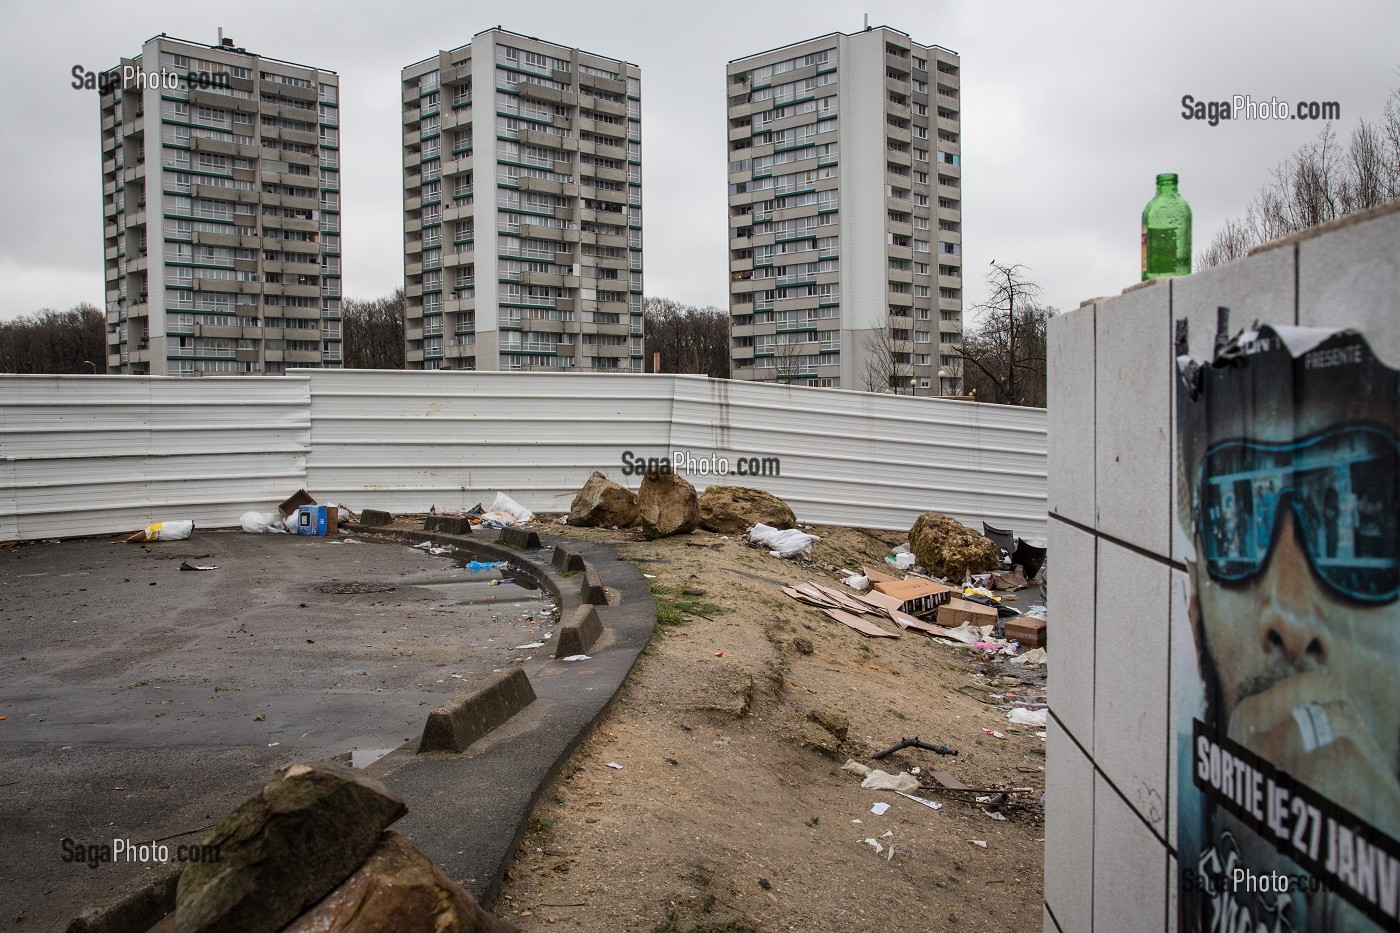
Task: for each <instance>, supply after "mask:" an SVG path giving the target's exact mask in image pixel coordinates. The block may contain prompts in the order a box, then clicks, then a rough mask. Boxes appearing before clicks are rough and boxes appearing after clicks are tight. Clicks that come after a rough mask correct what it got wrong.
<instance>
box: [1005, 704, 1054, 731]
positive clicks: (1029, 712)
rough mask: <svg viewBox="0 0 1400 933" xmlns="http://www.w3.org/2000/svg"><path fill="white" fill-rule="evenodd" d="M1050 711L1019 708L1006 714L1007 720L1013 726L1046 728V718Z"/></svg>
mask: <svg viewBox="0 0 1400 933" xmlns="http://www.w3.org/2000/svg"><path fill="white" fill-rule="evenodd" d="M1049 712H1050V711H1049V710H1048V709H1021V708H1020V707H1017V708H1016V709H1013V710H1012V711H1011V712H1009V713H1007V714H1006V719H1007V721H1008V722H1010V723H1011V724H1012V725H1013V726H1039V727H1041V728H1044V727H1045V716H1046V714H1047V713H1049Z"/></svg>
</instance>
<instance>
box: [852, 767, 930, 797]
mask: <svg viewBox="0 0 1400 933" xmlns="http://www.w3.org/2000/svg"><path fill="white" fill-rule="evenodd" d="M860 786H861V787H863V788H865V789H866V790H892V791H895V792H899V791H904V792H905V793H908V792H910V791H916V790H918V789H919V779H918V778H916V777H914V776H913V775H912V774H908V773H906V772H904V771H901V772H899V774H887V773H885V772H884V771H880V770H875V771H871V772H870V774H868V775H866V778H865V780H863V781H861V782H860Z"/></svg>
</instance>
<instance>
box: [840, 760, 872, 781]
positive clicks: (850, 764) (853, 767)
mask: <svg viewBox="0 0 1400 933" xmlns="http://www.w3.org/2000/svg"><path fill="white" fill-rule="evenodd" d="M841 770H842V771H851V772H854V773H855V774H859V775H860V776H861V777H865V776H866V775H867V774H869V773H870V768H869V766H868V765H863V764H861V763H860V762H859V761H856V760H855V759H854V758H847V759H846V763H845V764H844V765H842V766H841Z"/></svg>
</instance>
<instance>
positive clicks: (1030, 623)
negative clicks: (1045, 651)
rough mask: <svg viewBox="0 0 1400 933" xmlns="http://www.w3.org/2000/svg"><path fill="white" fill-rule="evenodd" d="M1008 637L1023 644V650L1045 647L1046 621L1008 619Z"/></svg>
mask: <svg viewBox="0 0 1400 933" xmlns="http://www.w3.org/2000/svg"><path fill="white" fill-rule="evenodd" d="M1006 637H1007V638H1009V639H1012V640H1014V641H1018V642H1020V643H1021V647H1022V648H1044V647H1045V620H1044V619H1027V618H1020V619H1007V620H1006Z"/></svg>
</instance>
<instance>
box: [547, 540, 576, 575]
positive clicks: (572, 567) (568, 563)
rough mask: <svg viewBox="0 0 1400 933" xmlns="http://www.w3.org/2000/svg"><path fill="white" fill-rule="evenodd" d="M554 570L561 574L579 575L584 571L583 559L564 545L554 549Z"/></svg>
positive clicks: (556, 546)
mask: <svg viewBox="0 0 1400 933" xmlns="http://www.w3.org/2000/svg"><path fill="white" fill-rule="evenodd" d="M553 563H554V569H555V570H558V571H559V572H560V573H578V572H579V571H581V570H583V558H582V557H580V556H579V555H578V554H576V553H574V552H573V551H571V550H569V549H568V548H566V547H564V546H563V545H562V544H558V545H555V547H554V561H553Z"/></svg>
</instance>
